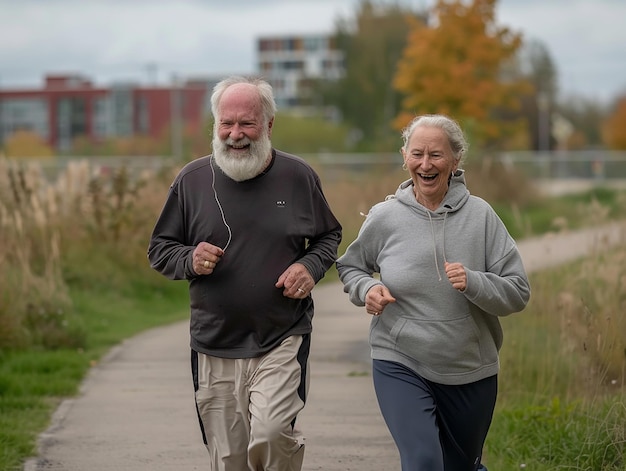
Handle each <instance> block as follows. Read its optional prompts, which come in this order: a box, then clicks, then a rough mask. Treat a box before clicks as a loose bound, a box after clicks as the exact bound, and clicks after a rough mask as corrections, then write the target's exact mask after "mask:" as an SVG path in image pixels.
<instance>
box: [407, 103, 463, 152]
mask: <svg viewBox="0 0 626 471" xmlns="http://www.w3.org/2000/svg"><path fill="white" fill-rule="evenodd" d="M418 127H422V128H439V129H441V130H442V131H443V132H445V133H446V136H448V142H449V143H450V147H451V148H452V152H454V156H455V158H456V161H457V162H458V163H461V161H462V160H463V157H465V154H466V153H467V149H468V148H469V144H468V143H467V141H466V140H465V135H464V134H463V130H462V129H461V126H459V124H458V123H457V122H456V121H455V120H453V119H451V118H448V117H447V116H445V115H441V114H426V115H422V116H416V117H415V118H413V120H412V121H411V122H410V123H409V124H408V125H407V127H405V128H404V129H403V130H402V140H403V142H404V143H403V145H402V149H404V150H405V151H406V150H407V145H408V144H409V139H410V138H411V135H412V134H413V131H415V129H416V128H418Z"/></svg>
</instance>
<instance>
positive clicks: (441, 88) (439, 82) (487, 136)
mask: <svg viewBox="0 0 626 471" xmlns="http://www.w3.org/2000/svg"><path fill="white" fill-rule="evenodd" d="M495 4H496V0H473V1H472V2H471V3H469V4H467V2H462V1H460V0H456V1H445V0H438V1H437V3H436V5H435V7H434V9H433V20H434V23H433V25H432V26H429V27H426V28H424V27H422V25H421V24H419V23H418V22H415V21H414V22H413V25H412V29H411V32H410V33H409V37H408V41H407V46H406V49H405V50H404V53H403V56H402V58H401V60H400V62H399V64H398V70H397V73H396V75H395V79H394V85H395V87H396V89H397V90H398V91H400V92H402V93H404V95H405V99H404V100H403V104H402V107H403V111H402V112H401V113H399V115H398V116H397V118H396V120H395V126H396V127H397V128H401V127H403V126H405V125H406V124H407V123H408V122H409V120H410V119H411V118H412V117H413V116H414V115H415V114H421V113H444V114H447V115H450V116H451V117H453V118H455V119H457V120H458V121H459V122H460V123H461V125H462V126H463V127H464V129H465V130H466V131H467V132H468V134H469V135H470V138H471V141H472V142H473V143H474V144H476V145H478V146H483V148H484V147H487V148H489V147H491V148H493V147H495V146H499V145H502V143H503V142H504V141H505V140H506V139H510V138H511V137H512V136H513V135H514V134H515V133H516V132H519V131H520V129H522V128H523V126H524V124H523V122H522V121H521V120H520V119H519V115H518V114H515V113H511V112H512V111H519V109H520V96H522V95H524V94H527V93H528V92H529V90H530V88H529V85H528V83H527V82H526V81H524V80H520V78H519V75H517V74H507V72H509V69H507V67H511V66H512V64H513V59H514V57H515V54H516V51H517V50H518V49H519V47H520V46H521V44H522V38H521V35H519V34H515V33H513V32H511V31H510V30H509V29H508V28H503V27H499V26H497V25H496V22H495V15H494V10H495Z"/></svg>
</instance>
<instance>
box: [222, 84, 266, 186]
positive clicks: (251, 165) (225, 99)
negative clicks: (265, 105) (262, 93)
mask: <svg viewBox="0 0 626 471" xmlns="http://www.w3.org/2000/svg"><path fill="white" fill-rule="evenodd" d="M272 124H273V120H272V121H270V122H269V123H267V122H266V120H265V119H264V116H263V113H262V109H261V104H260V100H259V97H258V93H257V92H256V89H255V88H254V87H253V86H252V85H248V84H238V85H233V86H231V87H230V88H228V89H227V90H226V91H225V92H224V94H223V95H222V98H221V100H220V104H219V118H218V119H217V120H216V122H215V126H214V133H213V156H214V157H215V162H216V163H217V165H219V167H220V168H221V169H222V170H223V171H224V173H225V174H226V175H228V176H229V177H230V178H232V179H233V180H236V181H243V180H249V179H250V178H254V177H256V176H257V175H258V174H259V173H261V172H262V171H263V170H264V169H265V167H266V166H267V164H268V163H269V159H270V155H271V154H270V153H271V148H272V143H271V140H270V135H271V128H272Z"/></svg>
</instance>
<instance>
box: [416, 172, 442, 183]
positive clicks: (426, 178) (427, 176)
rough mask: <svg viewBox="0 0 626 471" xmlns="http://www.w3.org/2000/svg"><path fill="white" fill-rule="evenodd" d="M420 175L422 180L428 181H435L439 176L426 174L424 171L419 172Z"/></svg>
mask: <svg viewBox="0 0 626 471" xmlns="http://www.w3.org/2000/svg"><path fill="white" fill-rule="evenodd" d="M418 175H419V177H420V178H421V179H422V180H426V181H433V180H434V179H435V178H437V175H426V174H423V173H418Z"/></svg>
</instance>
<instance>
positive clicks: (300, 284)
mask: <svg viewBox="0 0 626 471" xmlns="http://www.w3.org/2000/svg"><path fill="white" fill-rule="evenodd" d="M275 286H276V287H277V288H283V296H286V297H288V298H293V299H302V298H306V297H307V296H308V295H309V293H310V292H311V290H312V289H313V288H314V287H315V281H313V277H312V276H311V274H310V273H309V270H307V269H306V267H305V266H304V265H302V264H301V263H294V264H293V265H290V266H289V267H287V269H286V270H285V271H284V272H283V273H282V275H280V276H279V277H278V281H277V282H276V285H275Z"/></svg>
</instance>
